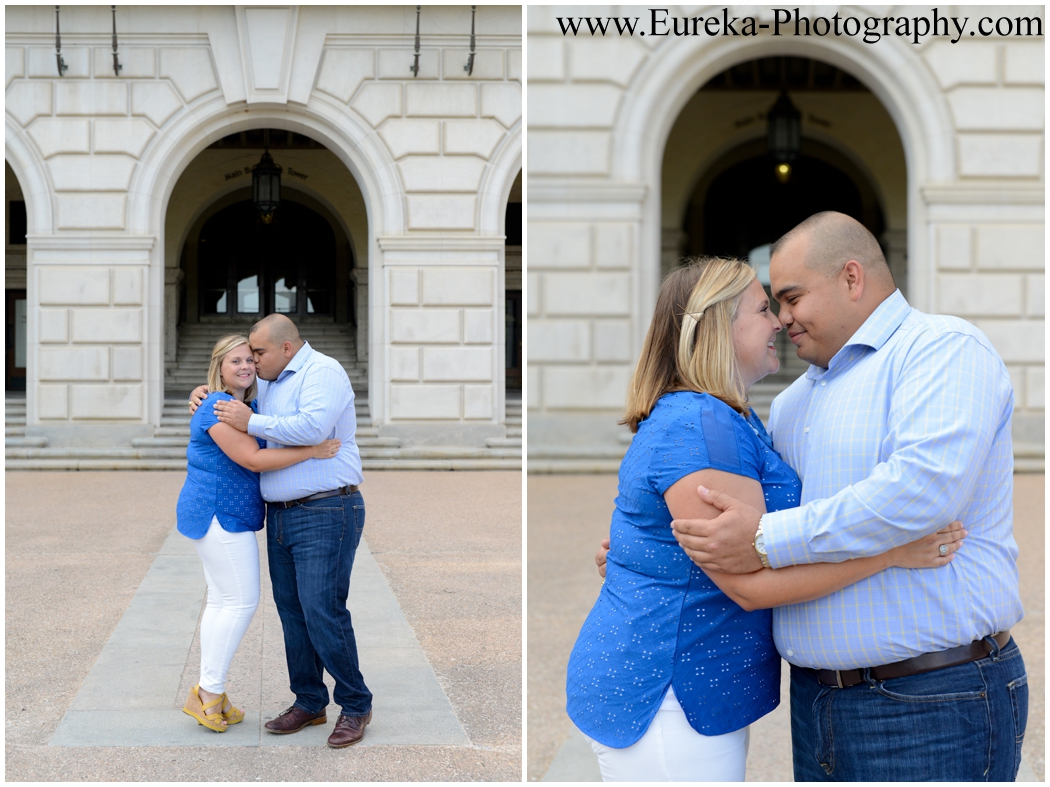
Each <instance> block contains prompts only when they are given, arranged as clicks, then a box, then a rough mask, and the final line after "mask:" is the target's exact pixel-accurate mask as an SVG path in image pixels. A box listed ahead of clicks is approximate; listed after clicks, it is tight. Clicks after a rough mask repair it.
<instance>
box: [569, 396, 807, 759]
mask: <svg viewBox="0 0 1050 787" xmlns="http://www.w3.org/2000/svg"><path fill="white" fill-rule="evenodd" d="M709 468H710V469H714V470H724V471H725V472H728V473H735V474H737V475H743V476H747V477H748V478H754V479H755V480H757V481H759V482H760V483H761V484H762V489H763V492H764V493H765V500H766V508H767V510H769V511H777V510H779V509H782V508H791V507H794V506H797V505H798V504H799V494H800V491H801V486H802V485H801V483H800V482H799V478H798V476H797V475H796V474H795V471H794V470H792V469H791V468H790V467H789V466H788V465H787V464H785V463H784V461H783V460H782V459H781V458H780V456H779V455H778V454H777V453H776V452H775V451H774V450H773V448H772V443H771V441H770V439H769V436H768V435H767V434H766V430H765V428H764V427H763V426H762V422H761V421H760V420H759V419H758V417H757V416H756V415H755V414H754V411H752V412H751V415H750V417H749V418H746V419H745V418H744V417H743V416H741V415H740V414H739V413H737V412H736V411H735V410H733V409H732V408H731V407H729V406H728V405H726V404H725V403H724V402H722V401H721V400H719V399H716V398H714V397H712V396H709V395H708V394H704V393H694V392H691V391H682V392H677V393H670V394H665V395H664V396H662V397H661V398H660V399H659V400H658V401H657V403H656V405H655V406H654V407H653V410H652V412H651V413H650V414H649V417H648V418H646V419H645V420H644V421H642V422H641V423H640V424H639V426H638V433H637V434H636V435H635V437H634V441H633V442H632V443H631V447H630V448H629V449H628V451H627V454H626V455H625V456H624V458H623V462H622V463H621V464H620V481H619V495H618V496H617V498H616V510H615V511H614V512H613V517H612V525H611V528H610V537H611V542H612V543H611V547H612V548H611V550H610V551H609V554H608V565H607V571H606V578H605V584H604V585H603V586H602V590H601V593H600V595H599V596H598V600H597V601H596V602H595V604H594V608H593V609H592V610H591V612H590V614H589V615H588V616H587V620H586V622H585V623H584V624H583V629H582V630H581V631H580V636H579V638H578V639H577V640H576V646H575V647H574V648H573V651H572V655H571V656H570V657H569V669H568V680H567V686H566V693H567V695H568V705H567V710H568V713H569V716H570V718H571V719H572V720H573V722H574V723H575V724H576V726H577V727H579V728H580V730H581V731H583V732H584V733H585V734H586V735H588V736H589V737H591V738H593V739H594V740H596V741H598V742H599V743H601V744H603V745H605V746H610V747H612V748H618V749H620V748H625V747H627V746H630V745H631V744H633V743H635V742H637V741H638V740H639V739H640V738H641V737H642V735H644V734H645V731H646V729H647V728H648V727H649V724H650V723H651V722H652V720H653V718H654V716H655V715H656V712H657V711H658V710H659V708H660V704H661V702H662V701H663V698H664V695H665V694H666V693H667V688H668V686H674V692H675V696H676V697H677V699H678V702H679V703H680V704H681V706H682V709H683V710H684V711H685V715H686V718H687V719H688V721H689V724H690V725H691V726H692V728H693V729H694V730H696V731H697V732H699V733H701V734H702V735H722V734H724V733H727V732H732V731H734V730H738V729H741V728H743V727H746V726H747V725H748V724H750V723H751V722H753V721H755V720H756V719H758V718H761V717H762V716H764V715H765V714H767V713H769V712H770V711H771V710H773V709H774V708H775V707H776V706H777V705H778V704H779V703H780V655H779V654H778V653H777V651H776V648H775V647H774V645H773V632H772V613H771V612H770V611H769V610H757V611H754V612H745V611H744V610H743V609H741V608H740V607H739V606H738V605H737V604H736V603H735V602H734V601H732V600H731V599H730V598H729V597H728V596H726V595H725V594H724V593H722V591H721V590H719V589H718V587H717V586H716V585H715V584H714V582H712V581H711V580H710V579H708V577H707V575H706V574H705V573H704V572H703V571H702V570H701V569H700V568H698V567H697V566H696V565H695V564H694V563H693V562H692V561H691V560H690V559H689V557H688V556H687V555H686V554H685V552H683V551H682V548H681V547H680V546H679V545H678V542H677V541H675V538H674V535H673V533H672V531H671V519H672V516H671V512H670V511H669V510H668V508H667V504H666V503H665V502H664V498H663V495H664V493H665V492H666V491H667V490H668V489H669V488H670V487H671V486H672V485H673V484H674V483H675V482H676V481H678V480H680V479H681V478H684V477H685V476H687V475H689V474H690V473H695V472H697V471H699V470H705V469H709Z"/></svg>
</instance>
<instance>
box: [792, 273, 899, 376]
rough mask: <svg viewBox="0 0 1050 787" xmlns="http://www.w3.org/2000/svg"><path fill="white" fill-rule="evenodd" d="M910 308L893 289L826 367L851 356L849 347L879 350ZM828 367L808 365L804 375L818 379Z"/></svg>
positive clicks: (897, 291)
mask: <svg viewBox="0 0 1050 787" xmlns="http://www.w3.org/2000/svg"><path fill="white" fill-rule="evenodd" d="M911 310H912V308H911V306H909V305H908V302H907V301H906V300H904V296H903V295H902V294H901V291H900V290H894V291H893V294H892V295H891V296H890V297H888V298H887V299H886V300H884V301H883V302H882V303H880V304H879V305H878V307H877V308H876V309H875V311H873V312H872V313H871V314H870V315H869V316H868V319H866V320H865V321H864V324H863V325H861V326H860V328H858V329H857V331H856V333H854V334H853V336H851V337H850V339H849V341H848V342H846V343H845V344H844V345H843V346H842V349H841V350H839V351H838V352H837V353H835V355H834V357H833V358H832V359H831V360H830V361H829V362H828V369H831V368H832V367H834V366H837V365H838V364H839V363H840V362H841V361H842V359H844V358H846V357H853V356H854V355H855V352H854V351H853V350H851V349H850V348H852V347H870V348H871V349H872V350H876V351H877V350H879V349H880V348H881V347H882V345H884V344H885V343H886V342H887V341H889V338H890V337H891V336H893V334H894V332H895V331H896V330H897V329H898V328H899V327H900V326H901V323H902V322H904V320H905V318H906V317H907V316H908V315H909V314H910V313H911ZM828 369H824V368H822V367H820V366H816V365H813V366H810V367H809V370H808V371H807V372H806V377H807V378H809V379H810V380H816V379H819V378H820V377H823V376H824V374H825V373H826V372H827V370H828Z"/></svg>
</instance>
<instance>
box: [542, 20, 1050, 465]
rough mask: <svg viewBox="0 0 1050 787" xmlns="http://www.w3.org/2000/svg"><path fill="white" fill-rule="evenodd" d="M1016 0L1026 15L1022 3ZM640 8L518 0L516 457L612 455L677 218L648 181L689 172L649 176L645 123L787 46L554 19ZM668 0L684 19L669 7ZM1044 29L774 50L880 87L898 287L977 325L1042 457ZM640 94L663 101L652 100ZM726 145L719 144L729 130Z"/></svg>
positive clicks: (1021, 440)
mask: <svg viewBox="0 0 1050 787" xmlns="http://www.w3.org/2000/svg"><path fill="white" fill-rule="evenodd" d="M1017 10H1018V9H1017V8H1016V7H1011V8H1010V10H1009V14H1007V12H1006V9H1000V8H998V7H992V6H988V7H976V6H967V7H966V14H967V15H968V16H970V17H971V19H972V20H974V19H977V18H978V17H980V16H983V15H990V16H992V17H993V18H995V17H997V16H1002V15H1011V16H1016V15H1017V14H1016V13H1014V12H1015V11H1017ZM1023 10H1024V11H1025V13H1024V15H1027V16H1030V15H1033V14H1038V15H1039V16H1040V17H1042V16H1043V14H1042V11H1041V10H1040V9H1039V8H1037V7H1034V6H1033V7H1030V8H1025V9H1023ZM638 11H639V9H635V10H631V9H625V8H618V7H616V8H614V7H605V6H602V7H588V8H587V9H586V10H581V9H580V8H578V7H567V6H543V7H540V6H533V7H530V8H529V9H528V13H527V18H528V23H527V34H528V36H529V52H530V64H535V67H530V73H529V132H528V143H529V162H528V166H529V177H530V182H529V222H528V233H529V243H530V246H529V255H528V263H527V268H528V282H529V286H528V315H529V348H528V351H529V358H528V361H529V376H528V383H529V395H528V407H529V435H530V438H529V440H530V445H529V453H530V457H532V458H535V459H539V460H541V461H543V460H545V459H555V458H557V457H561V456H593V457H598V456H612V455H614V454H615V449H616V446H617V445H620V446H621V447H620V449H619V450H622V441H623V437H624V435H623V433H622V430H619V431H618V430H617V429H616V427H615V421H616V420H617V418H618V416H619V413H620V411H621V408H622V406H623V403H624V399H625V396H626V389H627V383H628V381H629V379H630V376H631V373H632V372H633V366H634V362H635V360H636V358H637V355H638V352H639V351H640V346H641V342H642V340H643V338H644V335H645V331H646V329H647V327H648V323H649V319H650V316H651V310H652V307H653V305H654V304H655V296H656V292H657V290H658V286H659V275H660V270H661V261H660V256H661V251H662V249H663V252H664V255H665V256H666V255H667V253H668V250H667V249H664V248H663V247H668V248H669V249H670V252H671V253H673V251H674V248H675V247H676V245H677V241H676V240H675V238H670V240H668V239H669V237H670V236H677V232H678V228H673V227H672V228H669V227H667V226H663V225H662V224H661V218H662V217H661V212H660V211H661V205H660V200H661V188H662V185H663V184H662V182H661V179H662V178H667V179H669V180H671V181H674V182H677V181H682V182H683V183H685V182H686V179H687V178H688V176H689V173H688V172H679V171H677V170H675V166H676V162H677V160H675V161H671V162H669V163H668V162H664V164H663V167H664V169H663V172H662V173H661V171H660V169H659V156H660V155H661V154H662V151H663V150H664V145H665V144H666V143H667V134H666V132H662V133H664V136H663V137H659V136H658V134H657V132H655V131H654V132H651V133H650V132H649V131H647V129H670V128H671V125H672V124H673V122H674V118H675V116H676V114H675V113H676V112H678V111H681V108H682V107H685V106H686V105H687V104H688V102H689V99H690V98H691V97H692V96H693V95H695V91H696V89H697V88H699V87H700V86H701V85H702V84H703V82H705V81H706V79H709V78H710V77H712V76H714V75H715V74H716V73H718V72H719V71H721V70H724V69H725V68H727V67H728V66H730V65H733V64H735V63H740V62H745V61H748V60H752V59H757V58H762V57H768V56H771V55H779V54H785V52H784V51H782V50H776V51H774V50H773V49H771V48H770V46H769V43H770V42H769V40H768V39H766V40H763V39H762V38H761V37H759V39H758V40H755V39H747V40H745V39H744V38H734V39H732V40H728V39H723V38H721V37H715V38H704V37H700V38H695V39H688V40H684V39H675V38H674V37H673V36H671V37H669V38H660V39H655V38H653V37H651V36H650V37H645V38H642V37H639V36H634V37H627V36H624V37H621V36H618V35H616V34H615V31H614V32H613V33H611V34H609V35H606V36H604V37H602V36H594V37H592V36H590V35H588V34H586V33H581V34H579V35H577V36H575V37H574V36H572V35H571V34H570V35H569V36H564V35H563V34H562V32H561V30H560V28H559V25H558V22H557V19H556V18H557V17H559V16H561V17H565V16H580V15H581V14H583V15H591V16H616V15H618V14H624V13H630V14H632V15H638ZM839 12H840V13H842V14H854V15H861V16H864V15H867V14H869V13H874V12H871V11H870V9H864V10H861V9H856V8H850V7H842V8H840V9H839ZM668 13H669V16H671V17H674V16H679V17H680V16H693V15H695V14H694V13H691V11H690V9H683V8H674V7H671V8H670V9H669V12H668ZM740 13H746V14H752V13H754V14H758V15H762V14H765V15H766V16H769V15H770V13H771V12H770V11H769V10H768V9H766V10H765V11H763V10H762V9H757V8H756V9H749V10H747V11H746V12H745V11H741V12H740ZM641 15H642V16H643V17H644V16H645V14H644V13H643V14H641ZM764 21H769V20H764ZM1044 21H1045V20H1044ZM645 23H646V20H644V19H643V22H642V24H643V25H644V24H645ZM1043 40H1044V39H1043V38H1041V37H1040V38H1027V39H1025V38H999V37H993V38H984V39H981V38H975V39H970V38H967V39H965V40H962V41H960V42H959V43H957V44H954V45H952V44H948V43H946V42H944V41H935V40H931V39H928V40H927V41H926V42H925V43H924V44H923V45H920V46H918V47H916V46H913V45H911V44H910V43H909V44H904V43H902V42H899V41H898V42H893V41H882V42H879V44H877V45H868V44H861V43H857V42H850V41H849V40H847V39H844V38H840V39H838V40H836V41H835V42H834V46H833V47H832V45H831V44H826V45H825V44H822V43H821V42H820V41H819V40H809V41H806V42H804V43H803V44H801V45H797V46H796V48H795V49H793V50H792V52H791V54H793V55H796V56H799V57H808V58H812V59H816V60H821V59H824V60H825V61H826V62H832V63H834V64H835V65H836V66H838V67H839V68H842V69H844V70H847V71H850V69H851V66H850V65H849V63H850V62H853V63H854V64H855V66H854V67H853V68H854V73H855V75H858V76H863V78H864V80H865V82H866V84H867V85H868V87H869V88H870V89H872V91H873V93H875V94H876V95H878V96H882V97H883V98H882V99H880V100H883V101H884V103H885V101H891V102H896V106H894V107H893V108H892V111H891V112H890V115H892V116H893V118H894V122H895V123H896V124H897V131H898V133H899V134H900V136H901V144H902V146H903V150H904V151H906V153H907V157H908V161H907V165H908V173H907V186H906V190H907V200H906V212H905V203H903V202H898V203H896V204H894V205H892V206H890V208H891V209H892V211H893V212H894V216H899V217H900V218H899V219H896V218H895V219H894V221H897V222H899V223H898V224H894V223H892V222H891V223H890V226H891V227H892V229H893V233H894V234H893V245H894V249H893V253H894V254H895V255H896V257H895V259H896V260H897V264H898V265H903V264H904V262H903V261H904V258H905V255H906V257H907V261H906V265H907V270H908V274H907V275H908V297H909V300H910V301H911V303H912V304H913V305H914V306H916V307H917V308H920V309H922V310H924V311H929V312H937V313H949V314H955V315H958V316H961V317H964V318H965V319H968V320H970V321H972V322H973V323H974V324H976V325H977V326H978V327H980V328H981V329H982V330H983V331H985V333H986V334H987V335H988V336H989V338H990V339H991V341H992V342H993V344H994V345H995V346H996V348H997V349H998V351H999V352H1000V354H1001V355H1002V357H1003V359H1004V361H1005V362H1006V364H1007V366H1008V368H1009V370H1010V374H1011V376H1012V379H1013V381H1014V387H1015V397H1016V405H1015V406H1016V411H1015V418H1014V437H1015V442H1016V443H1017V444H1018V445H1019V446H1021V448H1020V450H1021V452H1022V453H1027V454H1029V455H1030V454H1032V453H1035V452H1037V453H1038V454H1039V455H1040V456H1041V455H1042V452H1043V449H1042V442H1043V424H1044V398H1043V397H1044V375H1045V364H1044V357H1045V352H1044V339H1043V337H1044V286H1045V278H1044V251H1043V249H1044V204H1043V191H1044V184H1045V172H1044V152H1043V148H1044V45H1043ZM793 45H794V44H793ZM833 50H834V51H833ZM702 74H706V76H701V75H702ZM690 80H694V81H690ZM687 83H688V85H687ZM679 93H680V95H678V94H679ZM675 101H677V102H678V103H677V104H675V103H674V102H675ZM656 106H659V107H666V108H667V109H666V110H665V111H666V112H667V115H668V116H666V117H665V116H661V115H656V114H652V109H651V108H652V107H656ZM674 106H677V107H678V109H677V110H675V109H673V107H674ZM641 107H647V108H649V110H648V111H649V114H645V112H643V111H642V110H641V109H640V108H641ZM733 117H735V116H733ZM714 122H722V125H725V126H727V128H728V127H729V126H730V125H731V124H729V123H728V122H725V118H716V119H713V120H712V123H714ZM832 133H835V132H829V134H832ZM697 135H698V136H701V135H707V136H710V135H711V130H710V129H709V128H707V127H705V128H704V129H701V130H698V131H697ZM829 139H830V137H829ZM705 144H706V143H705ZM724 144H725V145H726V149H729V147H731V145H730V139H729V137H728V136H727V137H726V140H725V141H724ZM682 149H683V150H685V148H682ZM857 158H858V159H861V158H863V156H859V157H857ZM654 161H656V162H657V166H653V165H652V162H654ZM686 186H688V183H686ZM686 186H683V187H682V188H685V187H686ZM665 193H666V192H665ZM891 218H892V217H891Z"/></svg>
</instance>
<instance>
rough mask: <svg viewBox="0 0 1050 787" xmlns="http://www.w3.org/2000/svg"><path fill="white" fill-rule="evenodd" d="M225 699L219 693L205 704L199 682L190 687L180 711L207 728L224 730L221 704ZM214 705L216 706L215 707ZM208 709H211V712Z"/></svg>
mask: <svg viewBox="0 0 1050 787" xmlns="http://www.w3.org/2000/svg"><path fill="white" fill-rule="evenodd" d="M225 701H226V695H225V694H220V695H219V696H218V697H216V698H215V699H213V700H210V701H209V702H208V704H207V705H205V704H204V702H203V701H202V700H201V695H200V684H199V683H198V684H197V685H196V686H194V687H193V688H192V689H190V696H189V697H187V698H186V704H185V705H183V706H182V712H183V713H185V714H187V715H189V716H192V717H193V718H195V719H196V720H197V723H198V724H200V725H203V726H205V727H207V728H208V729H209V730H214V731H215V732H226V725H225V724H223V723H222V721H223V716H222V704H223V702H225ZM216 706H218V707H217V709H216ZM231 707H232V706H231ZM208 711H211V713H209V712H208ZM242 718H243V715H242ZM227 723H228V722H227Z"/></svg>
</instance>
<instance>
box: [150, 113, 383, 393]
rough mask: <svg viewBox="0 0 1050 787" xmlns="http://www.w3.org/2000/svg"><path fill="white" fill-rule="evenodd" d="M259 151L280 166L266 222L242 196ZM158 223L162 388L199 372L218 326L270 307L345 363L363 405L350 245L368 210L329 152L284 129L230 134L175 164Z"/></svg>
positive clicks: (363, 277) (355, 272)
mask: <svg viewBox="0 0 1050 787" xmlns="http://www.w3.org/2000/svg"><path fill="white" fill-rule="evenodd" d="M264 151H269V153H270V155H271V157H272V158H273V160H274V161H275V162H276V163H277V164H278V165H280V166H281V167H282V174H281V200H280V205H279V207H278V208H277V209H276V210H274V211H273V214H272V217H271V218H270V220H269V221H266V220H264V218H263V216H262V214H261V213H260V211H259V210H258V209H257V207H256V206H255V205H254V203H253V202H252V188H251V177H252V167H253V166H255V164H256V163H258V162H259V160H260V158H261V157H262V156H263V153H264ZM165 224H166V237H167V243H166V248H167V250H168V255H169V256H168V257H167V259H166V260H165V272H166V276H165V281H166V290H167V292H166V298H165V305H166V310H167V312H166V314H165V338H166V343H165V376H164V377H165V386H164V387H165V391H166V396H167V397H168V398H177V397H181V396H182V395H184V394H185V389H186V386H187V385H189V384H190V383H191V382H192V380H191V377H192V375H193V374H199V370H200V367H201V366H202V365H203V362H204V359H203V357H200V356H202V354H203V353H204V351H205V350H207V348H208V340H209V339H211V340H213V339H214V335H216V332H217V331H221V330H222V329H221V328H219V326H218V325H217V324H226V325H227V326H229V328H230V329H235V330H247V329H248V327H249V326H250V325H251V324H252V323H254V322H255V321H256V320H258V319H260V318H261V317H263V316H265V315H266V314H271V313H275V312H276V313H282V314H287V315H288V316H289V317H291V318H292V319H293V321H295V322H296V324H297V325H299V327H300V331H301V333H302V334H303V336H304V338H306V339H307V340H308V341H310V342H311V344H313V345H314V346H315V347H317V349H319V350H321V351H322V352H326V353H327V354H330V355H333V357H336V358H337V359H338V360H340V362H341V363H343V364H344V366H346V367H347V369H348V373H350V374H351V379H352V380H353V382H354V387H355V390H356V391H357V392H358V401H359V403H361V404H365V405H366V403H367V398H366V396H365V394H366V391H367V366H366V365H365V359H366V358H367V345H366V342H365V341H364V337H366V336H367V331H366V330H359V329H360V327H361V324H362V323H363V322H365V321H366V320H367V313H368V309H367V304H368V294H367V281H368V276H367V269H365V268H364V266H365V265H367V257H365V258H364V259H361V257H362V256H364V255H358V254H356V253H355V248H360V247H367V237H368V217H367V210H366V207H365V204H364V198H363V196H362V193H361V189H360V187H359V186H358V184H357V182H356V180H355V178H354V177H353V175H352V174H351V172H350V171H349V170H348V169H347V168H346V167H345V166H344V165H343V164H342V163H341V162H340V161H339V159H338V158H337V157H336V156H335V155H334V154H333V153H332V152H331V151H330V150H328V149H327V148H326V147H325V146H324V145H322V144H321V143H319V142H317V141H316V140H314V139H312V138H311V137H309V136H307V135H304V134H300V133H298V132H292V131H287V130H280V129H269V128H265V129H248V130H244V131H239V132H235V133H232V134H228V135H226V136H224V137H222V138H220V139H218V140H216V141H215V142H213V143H212V144H211V145H209V146H208V147H207V148H205V149H204V150H203V151H201V153H200V154H198V155H197V156H196V157H195V158H194V159H193V160H192V161H191V162H190V163H189V164H188V166H187V167H186V168H185V170H184V171H183V172H182V173H181V175H180V177H179V179H178V182H177V183H176V185H175V187H174V189H173V191H172V198H171V200H170V201H169V207H168V214H167V217H166V221H165ZM355 237H356V238H357V239H358V242H357V243H356V244H355ZM357 265H361V266H362V268H361V269H359V268H357V267H356V266H357ZM359 285H361V286H359ZM325 325H327V326H329V327H328V328H323V326H325ZM208 326H211V327H208ZM310 326H313V327H310ZM319 331H320V332H319ZM191 387H192V385H191ZM366 406H367V405H366Z"/></svg>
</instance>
